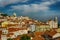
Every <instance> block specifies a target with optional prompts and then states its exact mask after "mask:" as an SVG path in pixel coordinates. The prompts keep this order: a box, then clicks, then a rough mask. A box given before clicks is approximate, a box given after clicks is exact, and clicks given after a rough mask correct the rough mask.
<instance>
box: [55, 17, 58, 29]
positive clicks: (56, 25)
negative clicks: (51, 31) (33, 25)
mask: <svg viewBox="0 0 60 40" xmlns="http://www.w3.org/2000/svg"><path fill="white" fill-rule="evenodd" d="M54 20H55V21H54V22H55V23H54V24H55V28H58V18H57V17H55V19H54Z"/></svg>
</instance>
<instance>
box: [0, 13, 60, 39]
mask: <svg viewBox="0 0 60 40" xmlns="http://www.w3.org/2000/svg"><path fill="white" fill-rule="evenodd" d="M24 37H25V38H24ZM0 40H60V28H59V27H58V18H57V17H55V18H54V20H52V19H48V21H46V22H43V21H38V20H34V19H31V18H29V17H28V16H17V15H16V13H13V15H11V16H6V15H2V13H0Z"/></svg>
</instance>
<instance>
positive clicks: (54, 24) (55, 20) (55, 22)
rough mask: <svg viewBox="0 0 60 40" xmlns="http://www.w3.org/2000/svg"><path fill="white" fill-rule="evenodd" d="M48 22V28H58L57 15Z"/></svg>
mask: <svg viewBox="0 0 60 40" xmlns="http://www.w3.org/2000/svg"><path fill="white" fill-rule="evenodd" d="M48 24H49V25H50V28H58V20H57V17H55V19H54V20H49V21H48Z"/></svg>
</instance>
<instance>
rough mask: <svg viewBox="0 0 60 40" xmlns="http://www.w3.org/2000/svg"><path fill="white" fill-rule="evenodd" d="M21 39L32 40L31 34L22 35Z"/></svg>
mask: <svg viewBox="0 0 60 40" xmlns="http://www.w3.org/2000/svg"><path fill="white" fill-rule="evenodd" d="M20 40H31V39H30V36H27V35H22V36H21V39H20Z"/></svg>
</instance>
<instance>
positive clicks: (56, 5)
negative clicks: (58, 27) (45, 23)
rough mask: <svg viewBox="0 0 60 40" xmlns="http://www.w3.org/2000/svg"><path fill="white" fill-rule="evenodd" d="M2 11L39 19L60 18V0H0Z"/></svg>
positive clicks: (0, 10)
mask: <svg viewBox="0 0 60 40" xmlns="http://www.w3.org/2000/svg"><path fill="white" fill-rule="evenodd" d="M0 12H3V13H7V14H9V15H12V14H13V13H14V12H16V14H17V16H19V15H20V16H21V15H22V16H29V17H31V18H34V19H38V20H46V19H50V18H53V17H55V16H58V18H60V0H0Z"/></svg>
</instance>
